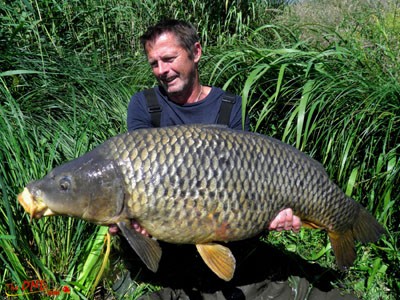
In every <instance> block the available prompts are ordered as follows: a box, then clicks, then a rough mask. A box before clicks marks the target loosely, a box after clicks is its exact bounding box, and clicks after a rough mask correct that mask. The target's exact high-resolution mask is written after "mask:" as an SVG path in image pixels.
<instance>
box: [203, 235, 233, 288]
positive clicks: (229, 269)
mask: <svg viewBox="0 0 400 300" xmlns="http://www.w3.org/2000/svg"><path fill="white" fill-rule="evenodd" d="M196 248H197V251H199V253H200V256H201V258H202V259H203V260H204V262H205V263H206V265H207V266H208V267H209V268H210V269H211V270H212V271H213V272H214V273H215V274H216V275H217V276H218V277H219V278H221V279H223V280H225V281H229V280H231V279H232V277H233V274H234V273H235V267H236V260H235V257H234V256H233V254H232V252H231V250H229V248H227V247H225V246H222V245H220V244H213V243H209V244H196Z"/></svg>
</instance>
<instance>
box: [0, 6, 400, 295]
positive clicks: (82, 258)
mask: <svg viewBox="0 0 400 300" xmlns="http://www.w3.org/2000/svg"><path fill="white" fill-rule="evenodd" d="M270 2H271V3H275V4H274V5H270V4H268V1H220V2H218V1H197V0H191V1H164V0H163V1H153V0H146V1H127V0H119V1H118V0H112V1H105V0H93V1H88V0H86V1H66V0H64V1H48V0H37V1H22V0H21V1H0V22H1V23H0V150H1V151H0V160H1V164H0V198H1V201H0V220H1V222H0V246H1V247H0V260H1V263H0V266H1V267H0V270H1V272H0V297H3V296H5V295H6V293H9V294H10V293H11V291H10V284H13V285H15V286H19V287H22V286H23V284H24V281H25V280H32V279H37V280H45V281H46V282H47V283H48V284H49V289H53V290H55V289H57V290H58V291H61V293H60V295H59V297H61V299H63V298H68V297H71V298H73V299H81V298H82V299H84V298H89V299H91V298H93V293H94V292H95V291H96V288H97V287H98V286H103V287H104V288H105V289H107V290H108V292H109V293H112V291H111V288H110V287H111V285H112V283H113V280H114V279H115V278H114V277H113V276H112V275H111V273H112V272H114V271H113V270H117V269H122V268H123V267H122V266H121V265H117V266H114V265H111V264H110V263H109V262H108V261H109V260H107V258H108V257H109V250H110V241H109V239H108V237H107V235H106V232H107V228H105V227H98V226H94V225H91V224H87V223H85V222H82V221H79V220H74V219H70V218H49V219H41V220H39V221H32V222H30V220H29V216H28V215H27V214H25V213H24V212H23V209H22V207H21V206H20V205H19V204H18V203H17V200H16V195H17V194H18V193H19V192H21V191H22V189H23V187H24V186H25V185H26V183H27V182H29V181H30V180H32V179H37V178H40V177H42V176H43V175H44V174H46V173H47V172H48V171H49V170H51V169H52V168H53V167H55V166H57V165H59V164H61V163H62V162H65V161H67V160H70V159H72V158H75V157H77V156H79V155H81V154H83V153H85V152H87V151H88V150H90V149H92V148H93V147H94V146H96V145H98V144H99V143H101V142H102V141H104V140H105V139H107V138H109V137H111V136H113V135H115V134H117V133H120V132H124V131H126V126H125V117H126V107H127V104H128V101H129V98H130V96H131V95H132V94H133V93H134V92H135V91H137V90H140V89H142V88H144V87H148V86H151V85H153V84H154V83H155V81H154V79H153V77H152V76H151V72H150V68H149V67H148V66H147V63H146V60H145V58H144V56H143V53H142V50H141V49H140V48H139V42H138V37H139V36H140V34H141V33H142V32H143V30H144V29H145V28H146V27H147V26H148V25H149V24H153V23H154V22H155V21H156V20H158V19H160V18H162V17H166V16H168V17H176V18H185V19H187V20H189V21H192V22H194V23H196V24H198V26H199V30H200V35H201V38H202V41H203V47H204V49H203V50H204V57H203V59H202V65H201V69H202V81H203V83H204V84H211V85H217V86H221V87H224V88H226V89H228V90H230V91H232V92H236V93H238V94H241V95H242V96H243V101H244V103H245V104H246V105H245V107H246V110H247V113H248V114H249V116H250V118H251V121H252V129H253V130H254V131H258V132H262V133H265V134H268V135H271V136H275V137H277V138H279V139H282V140H284V141H285V142H287V143H290V144H292V145H294V146H296V147H297V148H299V149H300V150H302V151H304V152H306V153H308V154H310V155H311V156H313V157H314V158H316V159H317V160H319V161H320V162H322V163H323V165H324V166H325V167H326V169H327V171H328V173H329V174H330V176H331V178H332V179H333V180H334V181H335V182H337V183H338V184H339V186H341V187H342V188H343V190H345V191H346V193H347V194H348V195H351V196H352V197H353V198H354V199H355V200H356V201H358V202H360V203H362V204H363V205H364V206H366V207H367V208H368V210H369V211H371V212H372V213H373V214H374V215H375V216H376V218H377V219H378V220H379V221H380V222H381V223H382V224H383V225H384V226H385V228H386V229H387V230H388V234H387V235H386V236H385V237H384V238H382V239H381V241H379V242H378V243H377V244H374V245H368V246H365V247H358V259H357V261H356V263H355V265H354V267H352V268H351V269H350V271H349V272H348V274H347V276H346V277H344V278H343V279H340V281H339V280H338V281H337V282H333V284H334V285H335V286H338V287H340V288H341V289H342V290H344V291H352V292H354V293H355V294H356V295H357V296H359V297H360V298H362V299H397V298H398V297H399V295H400V284H399V281H398V278H399V277H400V268H399V265H400V255H399V253H400V249H399V244H398V239H399V223H400V222H399V221H400V220H399V215H400V212H399V205H398V203H399V201H400V196H399V195H400V188H399V186H400V181H399V177H400V176H399V169H400V164H399V161H400V155H399V153H400V124H399V123H400V68H399V66H400V56H399V53H400V44H399V43H398V41H399V40H400V25H399V24H400V7H399V2H398V1H396V0H391V1H390V0H387V1H360V0H341V1H327V0H319V1H318V0H315V1H301V2H300V3H298V4H292V5H283V4H282V3H283V2H284V1H270ZM333 2H334V4H332V3H333ZM160 12H164V15H161V14H160ZM396 204H397V205H396ZM267 242H268V243H272V244H274V245H276V246H277V247H282V248H284V249H286V250H288V251H291V252H293V253H294V254H297V255H299V256H301V257H303V258H304V259H306V260H308V261H310V262H315V263H318V264H320V265H322V266H325V267H328V268H335V266H334V260H333V256H332V251H331V250H330V245H329V242H328V240H327V239H326V237H325V235H324V234H320V233H319V232H317V231H310V230H302V231H301V233H300V234H293V233H277V232H274V233H271V234H270V235H269V236H268V238H267ZM110 269H111V271H107V270H110ZM104 270H105V271H104ZM103 271H104V272H103ZM102 275H103V276H102ZM100 276H102V277H101V278H100ZM61 288H68V289H69V290H70V294H67V293H63V292H62V290H61ZM134 288H135V291H134V293H135V294H134V295H130V297H131V298H132V299H134V298H135V297H136V296H137V295H139V294H141V293H145V292H146V291H147V290H151V289H153V288H154V287H151V286H148V285H146V284H145V283H137V286H135V287H134ZM15 293H20V296H19V298H21V299H24V298H25V299H33V298H34V297H35V294H34V295H29V294H26V293H21V290H19V291H16V292H15ZM41 297H42V298H45V295H44V294H41ZM48 298H50V297H48Z"/></svg>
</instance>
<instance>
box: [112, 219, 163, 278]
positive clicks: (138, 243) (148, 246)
mask: <svg viewBox="0 0 400 300" xmlns="http://www.w3.org/2000/svg"><path fill="white" fill-rule="evenodd" d="M117 225H118V227H119V229H120V230H121V232H122V234H123V236H124V237H125V238H126V240H127V241H128V243H129V245H130V246H131V247H132V249H133V250H135V252H136V253H137V255H138V256H139V257H140V259H141V260H142V261H143V262H144V264H145V265H146V266H147V267H148V268H149V269H150V270H151V271H153V272H157V270H158V263H159V262H160V259H161V252H162V251H161V248H160V245H159V244H158V242H157V241H156V240H153V239H151V238H149V237H147V236H144V235H142V234H140V233H139V232H136V231H135V230H134V229H132V228H130V227H128V226H127V225H126V223H125V222H119V223H117Z"/></svg>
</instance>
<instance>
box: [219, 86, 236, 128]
mask: <svg viewBox="0 0 400 300" xmlns="http://www.w3.org/2000/svg"><path fill="white" fill-rule="evenodd" d="M235 102H236V96H235V95H234V94H232V93H229V92H225V94H224V95H223V96H222V103H221V107H220V109H219V117H218V120H217V124H223V125H229V121H230V118H231V112H232V108H233V105H234V104H235Z"/></svg>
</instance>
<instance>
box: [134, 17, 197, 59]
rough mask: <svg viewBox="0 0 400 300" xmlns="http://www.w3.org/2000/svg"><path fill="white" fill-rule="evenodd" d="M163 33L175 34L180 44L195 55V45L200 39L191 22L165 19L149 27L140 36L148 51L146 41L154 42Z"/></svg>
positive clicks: (191, 54) (143, 45)
mask: <svg viewBox="0 0 400 300" xmlns="http://www.w3.org/2000/svg"><path fill="white" fill-rule="evenodd" d="M163 33H172V34H174V35H175V36H176V37H177V39H178V42H179V44H180V45H181V46H182V47H183V48H184V49H186V50H187V51H188V53H189V55H190V56H193V55H194V53H193V50H194V47H193V46H194V44H195V43H197V42H198V41H199V40H200V38H199V35H198V34H197V30H196V28H195V27H194V26H193V25H192V24H190V23H189V22H186V21H182V20H174V19H168V20H164V21H161V22H159V23H157V24H156V25H154V26H150V27H149V28H147V31H146V32H145V33H144V34H143V35H142V36H141V37H140V43H141V44H142V47H143V49H144V50H145V51H146V43H147V42H154V41H155V40H156V39H157V38H158V37H159V36H160V35H162V34H163Z"/></svg>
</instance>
